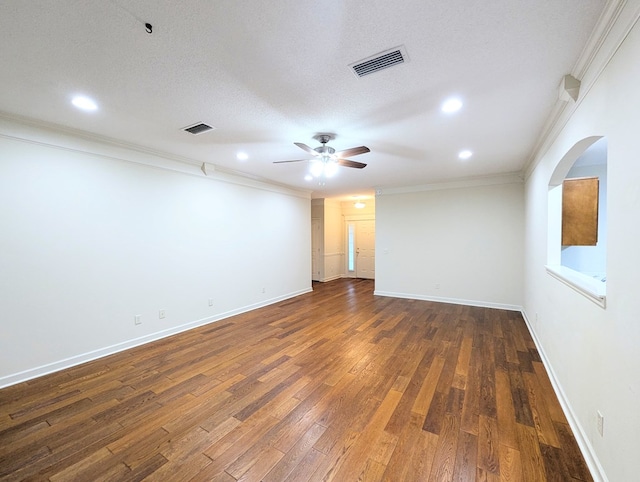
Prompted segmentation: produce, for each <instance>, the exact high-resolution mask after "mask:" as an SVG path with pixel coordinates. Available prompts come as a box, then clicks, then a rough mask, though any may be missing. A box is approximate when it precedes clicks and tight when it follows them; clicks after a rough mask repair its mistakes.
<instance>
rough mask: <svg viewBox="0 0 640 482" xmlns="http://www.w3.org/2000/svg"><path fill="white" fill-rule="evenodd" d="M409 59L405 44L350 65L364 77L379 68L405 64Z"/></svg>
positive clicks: (358, 74) (357, 73) (359, 75)
mask: <svg viewBox="0 0 640 482" xmlns="http://www.w3.org/2000/svg"><path fill="white" fill-rule="evenodd" d="M408 61H409V57H408V55H407V51H406V50H405V48H404V45H401V46H400V47H395V48H393V49H390V50H385V51H384V52H380V53H379V54H375V55H373V56H372V57H368V58H366V59H363V60H358V61H357V62H354V63H352V64H350V65H349V67H351V68H352V69H353V72H354V73H355V74H356V75H357V76H358V77H364V76H365V75H369V74H373V73H374V72H378V71H379V70H382V69H386V68H388V67H393V66H394V65H398V64H403V63H405V62H408Z"/></svg>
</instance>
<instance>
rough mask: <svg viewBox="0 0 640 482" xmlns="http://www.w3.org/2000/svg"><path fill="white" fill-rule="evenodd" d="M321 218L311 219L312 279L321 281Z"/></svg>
mask: <svg viewBox="0 0 640 482" xmlns="http://www.w3.org/2000/svg"><path fill="white" fill-rule="evenodd" d="M320 239H321V237H320V220H318V219H312V220H311V279H312V280H313V281H320V247H321V246H320V244H321V243H320Z"/></svg>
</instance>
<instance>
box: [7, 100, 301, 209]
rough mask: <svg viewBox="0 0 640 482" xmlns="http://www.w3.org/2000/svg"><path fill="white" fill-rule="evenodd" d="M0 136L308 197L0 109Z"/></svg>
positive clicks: (249, 177)
mask: <svg viewBox="0 0 640 482" xmlns="http://www.w3.org/2000/svg"><path fill="white" fill-rule="evenodd" d="M0 138H4V139H9V140H14V141H20V142H25V143H28V144H33V145H39V146H45V147H49V148H52V149H58V150H64V151H68V152H75V153H80V154H86V155H89V156H94V157H99V158H102V159H109V160H116V161H121V162H130V163H133V164H139V165H143V166H146V167H151V168H157V169H163V170H167V171H172V172H178V173H181V174H187V175H191V176H196V177H200V178H203V179H207V180H211V181H221V182H226V183H229V184H236V185H240V186H245V187H251V188H254V189H260V190H263V191H270V192H275V193H279V194H285V195H290V196H296V197H301V198H303V199H311V191H307V190H302V189H296V188H292V187H290V186H285V185H283V184H277V183H274V182H273V181H269V180H267V179H262V178H259V177H258V176H252V175H250V174H247V173H243V172H240V171H235V170H232V169H228V168H224V167H220V166H217V165H215V164H211V163H208V162H206V161H204V165H205V166H206V171H207V174H204V173H203V171H202V165H203V161H199V160H195V159H190V158H186V157H181V156H176V155H173V154H169V153H166V152H161V151H156V150H153V149H147V148H144V147H141V146H137V145H134V144H128V143H124V142H119V141H116V140H114V139H110V138H107V137H101V136H97V135H93V134H88V133H86V132H83V131H78V130H75V129H69V128H64V127H61V126H57V125H55V124H49V123H45V122H38V121H35V120H32V119H26V118H22V117H17V116H12V115H10V114H7V113H4V112H0Z"/></svg>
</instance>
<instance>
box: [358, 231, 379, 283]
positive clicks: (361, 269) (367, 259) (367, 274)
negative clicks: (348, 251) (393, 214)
mask: <svg viewBox="0 0 640 482" xmlns="http://www.w3.org/2000/svg"><path fill="white" fill-rule="evenodd" d="M355 224H356V239H355V241H356V242H355V247H356V278H367V279H374V278H375V259H376V222H375V221H374V220H369V221H356V222H355Z"/></svg>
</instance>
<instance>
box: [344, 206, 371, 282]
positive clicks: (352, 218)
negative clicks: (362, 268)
mask: <svg viewBox="0 0 640 482" xmlns="http://www.w3.org/2000/svg"><path fill="white" fill-rule="evenodd" d="M375 220H376V215H375V214H373V213H369V214H349V215H346V216H345V217H344V253H345V256H344V273H345V274H344V277H345V278H355V277H356V273H357V269H356V270H354V271H349V224H350V223H353V222H357V221H374V222H375ZM374 245H375V243H374Z"/></svg>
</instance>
